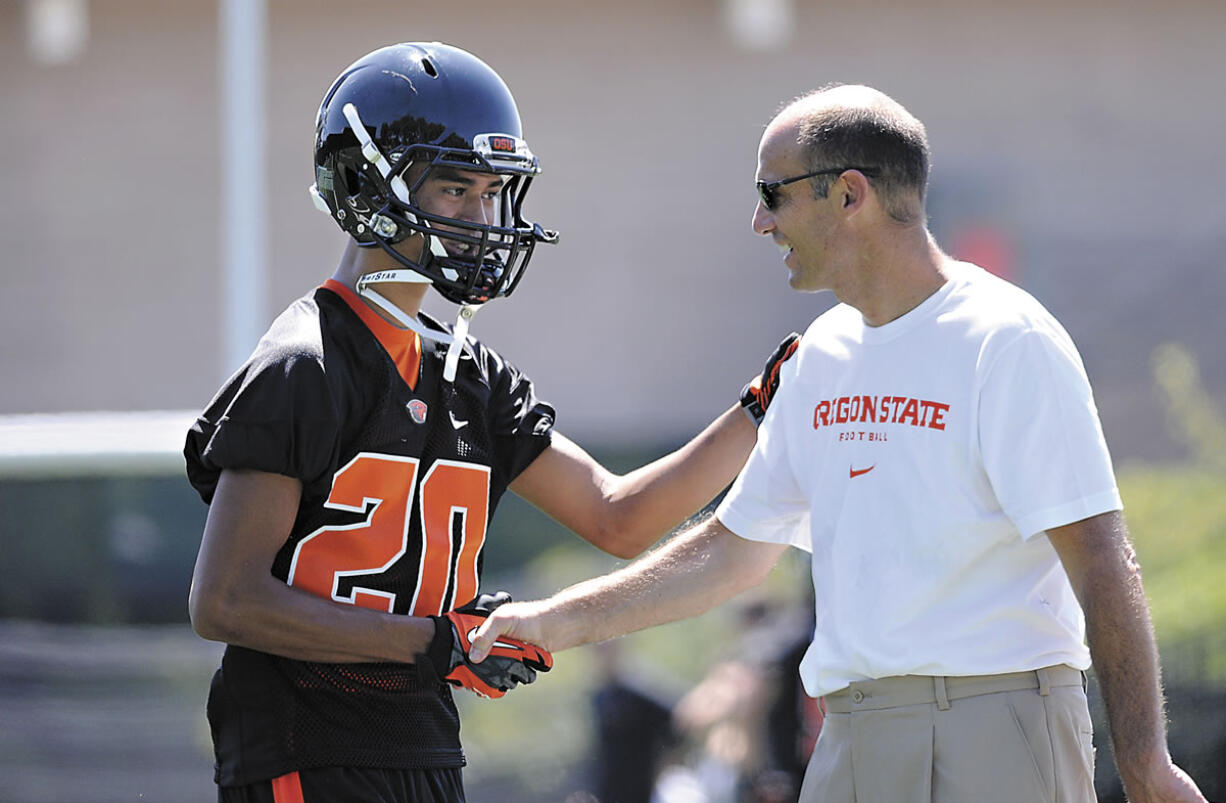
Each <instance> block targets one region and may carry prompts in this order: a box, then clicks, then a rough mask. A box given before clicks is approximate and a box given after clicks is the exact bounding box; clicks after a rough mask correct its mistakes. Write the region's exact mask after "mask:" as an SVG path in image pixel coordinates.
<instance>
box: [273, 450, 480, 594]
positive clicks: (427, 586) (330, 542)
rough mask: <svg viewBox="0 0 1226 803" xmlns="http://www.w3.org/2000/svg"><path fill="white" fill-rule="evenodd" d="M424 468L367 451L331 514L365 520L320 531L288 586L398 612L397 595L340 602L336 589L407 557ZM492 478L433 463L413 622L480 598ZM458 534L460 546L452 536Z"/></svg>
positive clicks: (344, 478)
mask: <svg viewBox="0 0 1226 803" xmlns="http://www.w3.org/2000/svg"><path fill="white" fill-rule="evenodd" d="M420 462H421V461H420V460H418V459H417V458H415V457H400V456H396V455H386V454H375V453H373V452H362V453H361V454H359V455H358V456H357V457H355V458H354V459H353V460H351V461H349V463H348V464H346V465H345V466H344V467H343V468H341V470H340V471H338V472H336V476H335V477H334V478H333V480H332V492H331V493H330V494H329V495H328V501H327V502H326V503H325V507H329V508H332V509H334V510H346V511H350V512H355V513H361V512H363V511H366V510H369V513H368V514H367V516H366V520H365V521H362V522H358V523H357V524H350V525H345V526H332V527H321V528H319V529H318V530H316V531H315V532H313V533H311V534H310V535H308V536H306V537H305V538H303V539H302V540H301V541H300V542H298V546H297V548H296V549H295V551H294V558H293V561H292V562H291V564H290V570H289V584H290V585H292V586H296V587H298V588H302V589H304V590H306V591H310V592H312V593H315V594H318V595H319V596H321V597H326V598H328V599H332V600H335V601H337V602H347V603H350V604H352V605H359V606H361V607H364V608H374V609H375V610H381V611H389V612H390V611H392V610H393V609H394V607H395V604H396V595H395V594H392V593H389V592H387V591H379V590H376V589H372V588H363V587H361V586H357V585H355V586H353V589H352V591H350V592H349V594H348V595H341V594H340V593H339V591H338V588H339V585H340V580H341V578H343V577H346V576H352V575H376V574H379V573H381V572H384V571H386V570H387V569H388V568H389V567H391V565H392V564H393V563H395V562H396V561H397V560H399V559H400V558H401V556H403V555H404V553H405V552H406V551H407V550H408V542H409V529H410V523H411V516H413V514H414V510H413V505H412V501H413V494H414V490H415V489H416V487H417V473H418V466H419V465H420ZM489 479H490V470H489V468H488V467H487V466H479V465H475V464H473V463H462V462H459V461H456V460H437V461H435V462H434V464H433V465H431V466H430V469H429V470H428V471H427V472H426V476H425V477H423V478H422V481H421V489H420V491H419V492H418V508H419V510H418V513H419V515H420V516H421V525H422V526H421V530H422V533H423V534H424V543H423V545H422V555H421V561H420V563H419V565H418V569H417V588H416V591H415V592H414V597H413V602H412V606H411V609H410V612H411V613H412V614H413V615H414V616H430V615H437V614H441V613H442V612H443V611H444V609H445V607H451V605H452V604H455V603H463V602H467V601H468V600H470V599H472V598H473V597H474V596H476V593H477V558H478V557H479V556H480V554H481V547H482V545H483V544H484V542H485V524H486V517H487V515H488V512H489V488H490V486H489ZM457 530H458V533H457V534H458V535H459V539H458V542H457V541H456V540H454V539H453V536H452V534H453V532H456V531H457ZM449 587H451V593H450V594H448V593H447V592H448V590H449ZM449 602H450V604H448V603H449Z"/></svg>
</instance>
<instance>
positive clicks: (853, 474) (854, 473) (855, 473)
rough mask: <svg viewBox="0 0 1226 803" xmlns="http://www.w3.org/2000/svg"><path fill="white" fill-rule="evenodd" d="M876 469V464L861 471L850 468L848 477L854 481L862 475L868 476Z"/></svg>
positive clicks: (848, 468)
mask: <svg viewBox="0 0 1226 803" xmlns="http://www.w3.org/2000/svg"><path fill="white" fill-rule="evenodd" d="M876 467H877V464H876V463H873V464H872V465H871V466H869V467H868V468H860V469H856V468H852V467H851V466H848V467H847V476H848V477H850V478H851V479H853V480H854V479H855V478H856V477H859V476H860V475H861V474H867V473H868V472H870V471H872V470H873V469H875V468H876Z"/></svg>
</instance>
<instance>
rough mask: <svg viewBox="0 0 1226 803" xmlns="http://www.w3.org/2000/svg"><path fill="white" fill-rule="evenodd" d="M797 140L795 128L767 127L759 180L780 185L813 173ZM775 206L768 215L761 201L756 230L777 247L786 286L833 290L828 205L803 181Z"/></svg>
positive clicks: (781, 194) (788, 187)
mask: <svg viewBox="0 0 1226 803" xmlns="http://www.w3.org/2000/svg"><path fill="white" fill-rule="evenodd" d="M797 134H798V129H797V124H796V123H788V122H787V121H783V122H782V123H781V121H780V120H775V121H774V122H772V123H771V125H770V126H768V127H767V129H766V133H764V134H763V135H762V142H761V144H760V145H759V146H758V173H757V176H756V178H757V180H760V181H777V180H779V179H785V178H789V177H791V176H798V175H801V174H803V173H806V172H808V171H809V167H808V165H807V164H806V163H805V160H804V158H803V154H802V152H801V148H800V146H799V145H798V144H797V142H796V136H797ZM772 200H773V203H772V206H773V207H774V208H773V209H769V208H767V207H766V205H765V204H764V203H763V201H762V200H761V198H759V200H758V205H757V207H756V208H755V209H754V214H753V230H754V231H756V232H757V233H758V234H762V235H767V236H769V237H770V238H771V239H772V240H774V242H775V245H776V246H778V248H779V250H780V252H781V253H782V254H783V264H784V265H785V266H787V269H788V284H789V285H790V286H791V287H792V289H794V290H800V291H802V292H816V291H818V290H828V289H830V288H831V277H830V276H829V275H828V274H829V273H830V271H831V265H830V262H831V259H830V256H831V254H830V248H829V237H828V232H829V228H830V225H831V223H832V221H831V219H830V214H829V211H828V210H827V209H826V206H827V205H828V204H827V202H828V201H829V199H828V198H814V197H813V188H812V185H811V184H810V183H809V181H808V180H801V181H795V182H792V183H790V184H785V185H783V186H780V187H777V188H775V189H774V192H773V199H772Z"/></svg>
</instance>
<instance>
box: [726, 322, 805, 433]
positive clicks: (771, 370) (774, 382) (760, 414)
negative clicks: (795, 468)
mask: <svg viewBox="0 0 1226 803" xmlns="http://www.w3.org/2000/svg"><path fill="white" fill-rule="evenodd" d="M799 345H800V335H798V334H796V333H795V332H792V333H791V334H790V335H788V336H787V337H785V338H784V339H783V342H782V343H780V344H779V347H778V348H776V349H775V351H774V352H773V353H772V354H771V356H770V357H768V358H767V360H766V365H765V367H763V368H762V373H761V374H759V375H757V376H755V377H754V378H753V379H751V380H749V384H747V385H745V387H743V388H741V407H743V408H744V409H745V414H746V415H748V416H749V419H750V420H751V421H753V425H754V426H755V427H756V426H758V425H759V424H761V423H762V419H763V418H764V417H765V416H766V408H767V407H769V406H770V403H771V399H773V398H774V397H775V391H776V390H778V389H779V369H780V368H782V367H783V364H784V363H785V362H787V361H788V358H789V357H791V356H792V355H793V354H795V353H796V348H797V347H798V346H799Z"/></svg>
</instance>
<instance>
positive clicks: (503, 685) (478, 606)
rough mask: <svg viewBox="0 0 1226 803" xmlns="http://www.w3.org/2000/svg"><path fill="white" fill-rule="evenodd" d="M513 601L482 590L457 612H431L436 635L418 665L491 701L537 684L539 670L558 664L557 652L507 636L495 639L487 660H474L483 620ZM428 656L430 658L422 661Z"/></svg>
mask: <svg viewBox="0 0 1226 803" xmlns="http://www.w3.org/2000/svg"><path fill="white" fill-rule="evenodd" d="M510 601H511V595H510V594H508V593H507V592H505V591H499V592H498V593H496V594H481V595H480V596H478V597H477V598H476V599H474V600H472V601H471V602H469V603H468V604H466V605H462V606H461V607H459V608H456V609H455V610H454V611H448V612H447V613H445V614H443V615H442V616H431V617H430V618H431V619H433V620H434V639H433V640H432V641H431V642H430V646H429V648H428V649H427V651H426V654H425V655H424V656H419V661H418V663H419V664H420V665H421V667H422V668H423V669H427V668H428V669H427V671H429V670H433V674H434V675H435V677H436V678H442V679H443V680H444V681H446V682H447V683H450V684H451V685H452V686H460V687H462V688H465V689H468V690H469V691H471V692H474V693H476V694H479V695H480V696H482V697H489V698H491V699H497V698H499V697H502V696H503V695H504V694H506V693H507V692H508V691H510V690H511V689H513V688H515V687H516V686H518V685H520V684H521V683H531V682H532V681H534V680H536V673H537V672H548V671H549V670H550V669H552V668H553V656H552V655H550V654H549V651H548V650H545V649H542V648H541V647H538V646H536V645H535V644H529V643H528V642H526V641H520V640H518V639H513V638H507V637H506V636H503V637H502V638H499V639H498V640H497V641H496V642H495V643H494V648H493V649H492V650H490V654H489V655H488V656H487V657H486V659H485V660H484V661H482V662H481V663H479V664H475V663H473V662H471V661H469V660H468V651H469V649H470V648H471V647H472V637H473V636H474V635H475V634H476V632H477V628H479V627H481V622H482V620H484V619H485V617H487V616H489V615H490V613H491V612H492V611H493V610H494V609H495V608H497V607H498V606H499V605H501V604H503V603H504V602H510ZM423 658H424V659H425V660H421V659H423Z"/></svg>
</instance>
